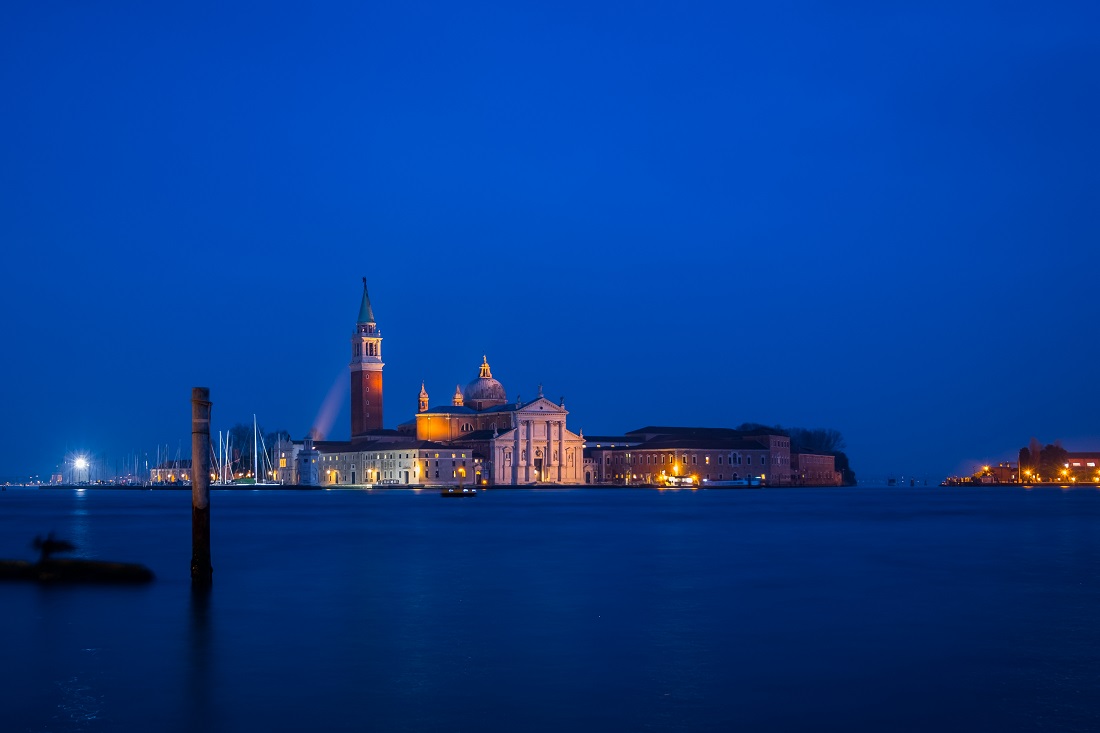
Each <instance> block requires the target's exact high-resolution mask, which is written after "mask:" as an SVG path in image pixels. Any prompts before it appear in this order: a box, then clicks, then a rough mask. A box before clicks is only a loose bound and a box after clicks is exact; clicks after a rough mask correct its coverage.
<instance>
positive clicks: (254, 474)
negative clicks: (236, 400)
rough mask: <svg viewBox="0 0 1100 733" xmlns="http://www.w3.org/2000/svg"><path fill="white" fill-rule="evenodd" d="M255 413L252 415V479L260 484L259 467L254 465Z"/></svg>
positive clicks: (255, 446)
mask: <svg viewBox="0 0 1100 733" xmlns="http://www.w3.org/2000/svg"><path fill="white" fill-rule="evenodd" d="M257 447H258V446H257V445H256V413H252V478H253V479H255V481H256V483H259V482H260V473H259V466H257V465H256V448H257Z"/></svg>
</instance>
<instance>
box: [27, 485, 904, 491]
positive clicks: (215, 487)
mask: <svg viewBox="0 0 1100 733" xmlns="http://www.w3.org/2000/svg"><path fill="white" fill-rule="evenodd" d="M20 488H28V489H30V488H38V489H42V490H49V491H87V490H93V491H104V490H112V489H114V490H117V491H191V486H190V485H189V484H150V485H146V486H138V485H129V484H88V485H81V484H40V485H38V486H35V485H22V486H20ZM440 488H443V487H442V486H402V485H385V486H370V485H367V484H340V485H333V486H306V485H303V484H239V485H233V486H224V485H221V484H215V485H211V486H210V490H211V491H438V490H439V489H440ZM477 488H478V489H479V490H482V491H484V490H491V491H504V490H509V491H524V490H530V489H540V490H544V489H592V490H599V491H607V490H615V489H649V490H652V491H700V490H705V491H759V490H761V489H773V490H774V489H781V490H789V489H843V488H852V487H845V486H834V485H831V484H820V485H805V486H714V487H707V486H703V487H699V488H669V487H663V486H643V485H641V484H636V485H631V486H622V485H617V484H520V485H518V486H511V485H501V486H478V487H477ZM883 488H895V487H886V486H885V485H884V486H883ZM906 488H908V487H906Z"/></svg>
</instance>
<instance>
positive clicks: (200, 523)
mask: <svg viewBox="0 0 1100 733" xmlns="http://www.w3.org/2000/svg"><path fill="white" fill-rule="evenodd" d="M210 405H211V402H210V389H209V388H207V387H195V388H194V389H192V390H191V585H192V586H209V585H210V584H211V583H213V582H214V577H213V576H214V569H213V568H212V567H211V566H210Z"/></svg>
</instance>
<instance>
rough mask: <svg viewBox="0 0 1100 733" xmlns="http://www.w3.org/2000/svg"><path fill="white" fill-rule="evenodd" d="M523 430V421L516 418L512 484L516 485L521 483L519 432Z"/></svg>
mask: <svg viewBox="0 0 1100 733" xmlns="http://www.w3.org/2000/svg"><path fill="white" fill-rule="evenodd" d="M520 430H521V423H520V422H519V420H516V429H515V431H514V432H513V435H514V436H515V440H514V443H515V444H514V445H513V446H512V485H513V486H515V485H516V484H518V483H519V434H520Z"/></svg>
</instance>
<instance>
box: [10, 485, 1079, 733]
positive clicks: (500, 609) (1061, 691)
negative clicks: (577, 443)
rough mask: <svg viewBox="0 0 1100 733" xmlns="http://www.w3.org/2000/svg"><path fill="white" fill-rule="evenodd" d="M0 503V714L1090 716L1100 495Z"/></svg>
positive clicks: (51, 499)
mask: <svg viewBox="0 0 1100 733" xmlns="http://www.w3.org/2000/svg"><path fill="white" fill-rule="evenodd" d="M212 511H213V543H212V544H213V548H212V551H213V558H214V580H215V586H214V589H213V592H212V593H211V594H210V595H209V596H208V597H206V598H205V599H203V598H199V597H194V596H193V595H192V593H191V587H190V576H189V567H190V494H189V493H186V492H181V491H170V492H156V491H86V492H83V493H77V492H72V491H36V490H25V489H24V490H19V489H9V490H8V491H6V492H3V493H0V557H23V558H27V559H30V558H31V557H32V551H31V549H30V547H29V541H30V540H31V538H33V536H34V535H35V534H39V533H45V532H47V531H49V530H51V529H52V530H55V531H56V532H57V534H58V535H59V536H61V537H65V538H68V539H70V540H72V541H74V542H75V543H77V544H78V545H79V547H80V548H81V551H80V552H79V553H78V554H80V555H83V556H88V557H97V558H102V559H113V560H127V561H133V562H142V563H144V564H146V565H148V566H150V567H151V568H152V569H153V570H154V572H155V573H156V574H157V580H156V582H155V583H153V584H152V585H150V586H148V587H143V588H88V587H52V588H50V587H38V586H37V585H17V584H10V583H9V584H4V585H0V609H2V614H3V615H2V620H3V624H2V631H0V655H2V656H0V659H2V660H3V667H2V670H3V671H2V672H0V716H2V719H0V729H2V730H4V731H149V730H157V731H189V730H200V729H201V730H211V731H242V730H286V731H291V730H294V731H298V730H324V731H342V730H350V731H419V730H428V731H436V730H439V731H509V732H515V731H555V732H560V731H567V732H568V731H578V730H583V731H645V730H652V731H705V730H715V731H728V730H733V729H737V730H746V731H754V730H769V731H787V730H792V731H793V730H814V731H846V732H851V731H876V732H877V731H884V730H895V731H931V730H939V731H974V730H990V731H1032V730H1049V731H1069V730H1080V731H1086V730H1089V731H1095V730H1100V492H1098V491H1095V490H1089V489H1077V490H1073V491H1064V492H1063V491H1059V490H1057V489H1044V490H1033V491H1025V490H1023V489H1019V490H1015V489H996V490H993V489H986V490H964V489H950V490H948V489H931V488H927V489H877V490H875V489H866V488H860V489H843V490H821V489H817V490H766V491H700V492H657V491H641V490H587V491H585V490H546V491H516V490H497V491H488V492H484V493H483V494H482V495H480V496H478V497H476V498H474V499H465V500H444V499H442V498H440V497H439V496H438V495H437V494H433V493H430V492H406V491H383V492H373V493H367V492H351V491H339V492H336V491H333V492H308V493H305V492H302V493H298V492H214V494H213V498H212Z"/></svg>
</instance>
